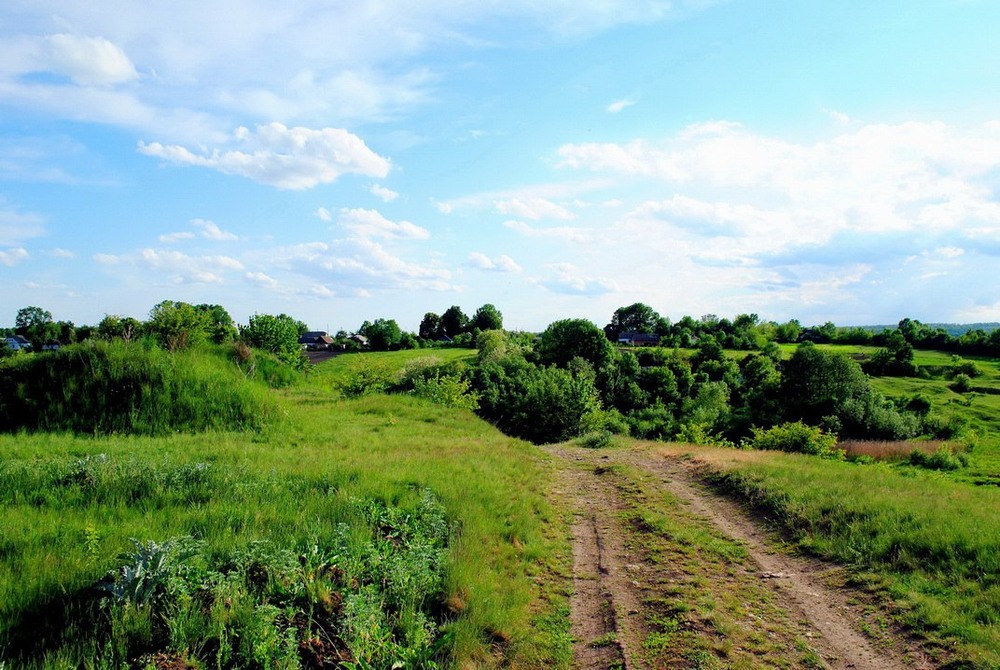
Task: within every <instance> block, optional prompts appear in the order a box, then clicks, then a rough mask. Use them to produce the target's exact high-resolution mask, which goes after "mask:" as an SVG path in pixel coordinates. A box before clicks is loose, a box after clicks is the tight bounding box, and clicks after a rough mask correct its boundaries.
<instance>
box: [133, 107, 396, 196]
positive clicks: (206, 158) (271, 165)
mask: <svg viewBox="0 0 1000 670" xmlns="http://www.w3.org/2000/svg"><path fill="white" fill-rule="evenodd" d="M232 141H233V142H234V143H235V144H237V145H239V146H241V147H244V148H245V149H246V150H242V149H228V150H220V149H215V150H213V151H211V152H209V153H194V152H192V151H191V150H189V149H187V148H186V147H183V146H180V145H163V144H160V143H159V142H152V143H149V144H146V143H145V142H139V152H140V153H143V154H145V155H147V156H154V157H157V158H161V159H163V160H165V161H168V162H171V163H177V164H179V165H195V166H199V167H207V168H211V169H213V170H218V171H219V172H222V173H224V174H230V175H238V176H241V177H246V178H248V179H252V180H254V181H257V182H260V183H262V184H268V185H271V186H275V187H277V188H281V189H290V190H303V189H307V188H312V187H314V186H316V185H317V184H329V183H332V182H334V181H336V180H337V179H338V178H339V177H341V176H342V175H344V174H363V175H368V176H372V177H385V176H386V175H387V174H388V173H389V169H390V163H389V160H388V159H387V158H383V157H382V156H379V155H378V154H377V153H375V152H374V151H372V150H371V149H369V148H368V146H367V145H366V144H365V143H364V141H363V140H362V139H361V138H360V137H358V136H357V135H353V134H351V133H349V132H347V131H346V130H343V129H341V128H322V129H319V130H314V129H310V128H303V127H294V128H288V127H286V126H285V125H283V124H281V123H277V122H275V123H270V124H267V125H260V126H257V128H256V130H254V131H250V130H249V129H247V128H245V127H240V128H238V129H237V130H236V131H235V132H234V133H233V136H232Z"/></svg>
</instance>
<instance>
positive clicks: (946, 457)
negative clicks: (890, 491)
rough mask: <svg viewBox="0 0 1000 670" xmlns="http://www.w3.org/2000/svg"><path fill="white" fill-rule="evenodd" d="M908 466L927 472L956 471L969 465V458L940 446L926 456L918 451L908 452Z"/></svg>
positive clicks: (945, 446) (943, 445)
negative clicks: (924, 469) (914, 466)
mask: <svg viewBox="0 0 1000 670" xmlns="http://www.w3.org/2000/svg"><path fill="white" fill-rule="evenodd" d="M909 460H910V465H916V466H917V467H921V468H927V469H928V470H958V469H959V468H964V467H967V466H968V465H969V458H968V456H966V455H965V454H963V453H961V452H954V451H952V449H951V448H949V447H948V445H946V444H942V445H941V446H940V447H938V448H937V450H936V451H935V452H934V453H933V454H926V453H924V452H923V451H920V450H919V449H914V450H913V451H912V452H910V459H909Z"/></svg>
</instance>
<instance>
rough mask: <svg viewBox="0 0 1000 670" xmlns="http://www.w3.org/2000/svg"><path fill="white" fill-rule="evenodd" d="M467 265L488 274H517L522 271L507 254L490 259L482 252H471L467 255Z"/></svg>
mask: <svg viewBox="0 0 1000 670" xmlns="http://www.w3.org/2000/svg"><path fill="white" fill-rule="evenodd" d="M469 263H470V264H471V265H472V266H473V267H475V268H478V269H480V270H488V271H490V272H511V273H517V272H521V271H522V268H521V266H520V265H518V264H517V262H516V261H514V259H513V258H511V257H510V256H508V255H507V254H501V255H499V256H497V257H496V258H490V257H489V256H487V255H486V254H484V253H482V252H479V251H473V252H472V253H470V254H469Z"/></svg>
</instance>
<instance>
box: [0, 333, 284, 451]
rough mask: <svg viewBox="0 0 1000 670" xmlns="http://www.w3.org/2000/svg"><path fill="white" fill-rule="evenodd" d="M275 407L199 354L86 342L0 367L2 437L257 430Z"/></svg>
mask: <svg viewBox="0 0 1000 670" xmlns="http://www.w3.org/2000/svg"><path fill="white" fill-rule="evenodd" d="M275 410H276V407H275V404H274V402H273V400H271V399H270V398H268V397H266V396H265V395H264V390H263V389H262V388H260V387H258V386H257V385H256V384H254V383H253V382H251V381H248V380H247V379H246V378H244V376H243V375H242V374H241V373H240V372H239V370H238V369H237V368H236V367H235V366H233V365H232V364H231V363H230V362H229V361H227V360H226V359H224V358H222V357H220V356H218V355H216V354H215V353H214V352H211V351H205V350H198V351H190V352H183V353H178V354H174V355H171V354H169V353H167V352H164V351H162V350H160V349H158V348H156V347H143V346H141V345H138V344H126V343H124V342H88V343H84V344H77V345H72V346H70V347H63V348H62V349H60V350H59V351H53V352H46V353H45V354H44V355H37V356H32V357H19V358H12V359H8V360H7V361H6V362H5V364H4V365H2V366H0V430H3V431H6V432H9V431H16V430H30V431H38V430H42V431H49V430H56V431H59V430H69V431H75V432H82V433H88V434H95V433H96V434H109V433H128V434H132V433H138V434H147V435H156V434H164V433H169V432H174V431H201V430H206V429H222V430H242V429H259V428H262V427H263V426H265V425H266V424H267V423H269V422H270V421H271V420H272V418H273V416H274V414H275Z"/></svg>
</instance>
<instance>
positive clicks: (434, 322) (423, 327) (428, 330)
mask: <svg viewBox="0 0 1000 670" xmlns="http://www.w3.org/2000/svg"><path fill="white" fill-rule="evenodd" d="M443 333H444V331H443V330H442V328H441V317H440V316H438V315H437V314H435V313H434V312H427V313H426V314H424V318H423V320H421V321H420V330H419V331H418V333H417V334H418V335H420V338H421V339H424V340H437V339H439V338H440V337H441V335H442V334H443Z"/></svg>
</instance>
